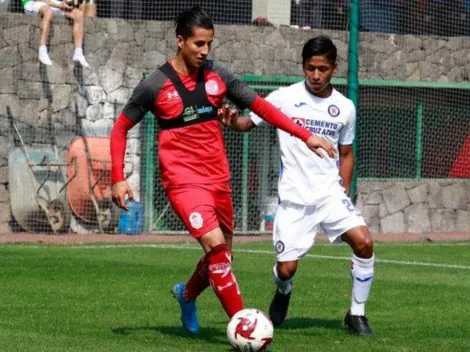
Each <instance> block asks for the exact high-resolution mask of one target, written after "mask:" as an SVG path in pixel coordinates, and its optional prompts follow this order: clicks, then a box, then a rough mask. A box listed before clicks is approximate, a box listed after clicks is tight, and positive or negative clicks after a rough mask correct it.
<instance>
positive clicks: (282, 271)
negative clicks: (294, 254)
mask: <svg viewBox="0 0 470 352" xmlns="http://www.w3.org/2000/svg"><path fill="white" fill-rule="evenodd" d="M296 271H297V262H279V263H277V276H278V277H279V279H281V280H289V279H292V277H293V276H294V275H295V272H296Z"/></svg>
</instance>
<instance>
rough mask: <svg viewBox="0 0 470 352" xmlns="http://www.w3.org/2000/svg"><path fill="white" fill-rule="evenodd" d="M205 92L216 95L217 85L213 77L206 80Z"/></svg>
mask: <svg viewBox="0 0 470 352" xmlns="http://www.w3.org/2000/svg"><path fill="white" fill-rule="evenodd" d="M206 92H207V94H210V95H216V94H217V93H218V92H219V85H218V84H217V82H216V81H214V80H213V79H210V80H208V81H207V82H206Z"/></svg>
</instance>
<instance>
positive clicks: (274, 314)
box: [269, 289, 292, 326]
mask: <svg viewBox="0 0 470 352" xmlns="http://www.w3.org/2000/svg"><path fill="white" fill-rule="evenodd" d="M291 293H292V291H290V292H289V293H288V294H287V295H284V294H282V293H281V292H279V290H277V289H276V293H275V294H274V297H273V300H272V302H271V305H270V306H269V318H270V319H271V321H272V323H273V325H274V326H279V325H281V324H282V323H284V320H285V319H286V316H287V310H288V309H289V301H290V296H291Z"/></svg>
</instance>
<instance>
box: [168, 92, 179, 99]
mask: <svg viewBox="0 0 470 352" xmlns="http://www.w3.org/2000/svg"><path fill="white" fill-rule="evenodd" d="M179 96H180V95H179V94H178V92H177V91H176V90H174V91H172V92H168V93H167V94H166V97H167V99H168V100H173V99H176V98H178V97H179Z"/></svg>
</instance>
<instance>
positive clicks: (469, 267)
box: [23, 243, 470, 270]
mask: <svg viewBox="0 0 470 352" xmlns="http://www.w3.org/2000/svg"><path fill="white" fill-rule="evenodd" d="M44 247H45V246H36V245H34V246H28V245H26V246H25V247H23V248H44ZM61 248H68V249H81V250H85V249H126V248H157V249H178V250H198V251H201V248H200V247H199V246H193V245H182V244H158V243H146V244H103V245H71V246H63V247H61ZM234 252H235V253H251V254H266V255H271V256H273V257H274V252H273V251H268V250H261V249H260V250H258V249H243V248H240V249H236V248H235V249H234ZM305 257H308V258H316V259H326V260H347V261H349V260H351V257H340V256H330V255H318V254H307V255H306V256H305ZM375 261H376V263H384V264H395V265H405V266H426V267H435V268H446V269H462V270H470V265H456V264H446V263H429V262H418V261H406V260H393V259H376V260H375Z"/></svg>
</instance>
